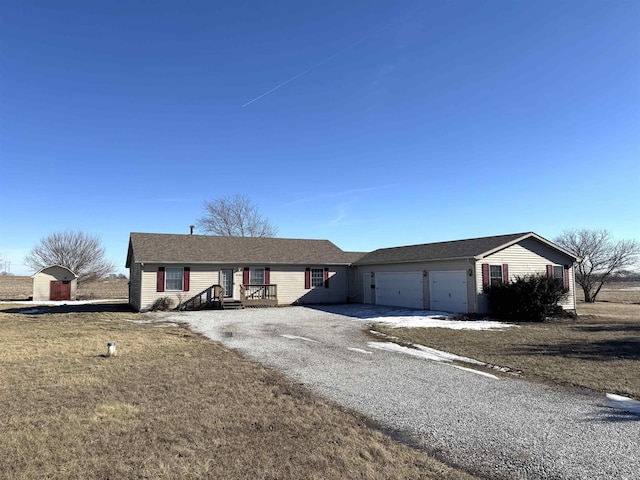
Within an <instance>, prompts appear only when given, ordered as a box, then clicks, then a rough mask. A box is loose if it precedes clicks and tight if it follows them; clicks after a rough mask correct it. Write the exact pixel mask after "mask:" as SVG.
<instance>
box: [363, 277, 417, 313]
mask: <svg viewBox="0 0 640 480" xmlns="http://www.w3.org/2000/svg"><path fill="white" fill-rule="evenodd" d="M375 278H376V304H377V305H391V306H394V307H408V308H424V300H423V297H424V292H423V288H422V285H423V283H422V282H423V277H422V272H380V273H378V272H376V277H375Z"/></svg>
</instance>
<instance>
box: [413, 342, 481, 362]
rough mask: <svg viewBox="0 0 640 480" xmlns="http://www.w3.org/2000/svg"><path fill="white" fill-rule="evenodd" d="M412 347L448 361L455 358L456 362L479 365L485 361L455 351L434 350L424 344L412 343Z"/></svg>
mask: <svg viewBox="0 0 640 480" xmlns="http://www.w3.org/2000/svg"><path fill="white" fill-rule="evenodd" d="M414 347H416V348H417V349H418V350H420V351H422V352H427V353H429V354H431V355H434V356H436V357H440V358H443V359H448V360H449V361H453V360H457V361H458V362H464V363H471V364H473V365H480V366H484V365H486V363H484V362H480V361H478V360H474V359H473V358H469V357H461V356H459V355H456V354H455V353H449V352H443V351H441V350H436V349H435V348H431V347H425V346H424V345H414Z"/></svg>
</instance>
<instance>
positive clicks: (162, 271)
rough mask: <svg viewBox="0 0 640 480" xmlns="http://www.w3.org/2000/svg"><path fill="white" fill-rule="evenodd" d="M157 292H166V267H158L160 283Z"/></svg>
mask: <svg viewBox="0 0 640 480" xmlns="http://www.w3.org/2000/svg"><path fill="white" fill-rule="evenodd" d="M156 292H164V267H158V284H157V288H156Z"/></svg>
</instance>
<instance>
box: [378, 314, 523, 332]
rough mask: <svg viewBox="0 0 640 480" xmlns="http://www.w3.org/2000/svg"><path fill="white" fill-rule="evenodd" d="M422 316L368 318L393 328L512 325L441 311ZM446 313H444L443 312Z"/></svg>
mask: <svg viewBox="0 0 640 480" xmlns="http://www.w3.org/2000/svg"><path fill="white" fill-rule="evenodd" d="M430 313H431V312H427V315H424V316H409V317H406V316H401V317H378V318H372V319H368V320H369V321H371V322H374V323H385V324H387V325H390V326H391V327H393V328H450V329H452V330H478V331H479V330H503V329H505V328H509V327H513V326H514V325H512V324H510V323H503V322H494V321H490V320H453V319H452V318H453V316H452V315H447V316H444V315H443V314H442V313H437V314H430ZM445 315H446V314H445Z"/></svg>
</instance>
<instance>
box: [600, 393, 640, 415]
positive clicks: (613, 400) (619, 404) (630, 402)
mask: <svg viewBox="0 0 640 480" xmlns="http://www.w3.org/2000/svg"><path fill="white" fill-rule="evenodd" d="M606 398H607V400H606V405H607V406H608V407H611V408H618V409H620V410H626V411H627V412H631V413H638V414H640V401H638V400H634V399H633V398H629V397H623V396H622V395H615V394H613V393H607V397H606Z"/></svg>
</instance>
